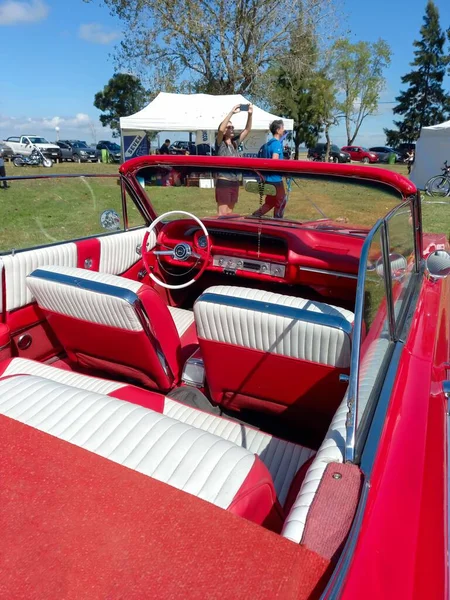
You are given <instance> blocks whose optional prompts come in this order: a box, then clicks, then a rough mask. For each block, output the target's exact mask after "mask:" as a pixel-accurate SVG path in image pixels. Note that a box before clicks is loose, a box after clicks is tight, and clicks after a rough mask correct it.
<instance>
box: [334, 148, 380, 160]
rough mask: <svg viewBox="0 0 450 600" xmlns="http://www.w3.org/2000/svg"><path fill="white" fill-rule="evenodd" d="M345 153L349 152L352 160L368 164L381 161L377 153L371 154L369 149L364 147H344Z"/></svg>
mask: <svg viewBox="0 0 450 600" xmlns="http://www.w3.org/2000/svg"><path fill="white" fill-rule="evenodd" d="M341 150H342V151H343V152H348V153H349V154H350V156H351V159H352V160H355V161H358V162H363V163H365V164H368V163H376V162H378V161H379V158H378V155H377V154H376V153H375V152H371V151H370V150H368V149H367V148H363V147H362V146H344V147H343V148H341Z"/></svg>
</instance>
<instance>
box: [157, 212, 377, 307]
mask: <svg viewBox="0 0 450 600" xmlns="http://www.w3.org/2000/svg"><path fill="white" fill-rule="evenodd" d="M204 224H205V225H206V227H207V229H208V231H209V233H210V235H211V241H212V255H211V258H210V262H209V265H208V268H207V270H208V271H209V272H210V273H211V274H212V273H216V274H217V275H219V274H222V275H224V276H233V277H238V278H239V277H241V278H247V279H249V280H253V281H255V280H259V281H265V282H267V283H269V282H272V283H279V284H288V285H303V286H309V287H312V288H314V289H315V290H316V291H317V292H318V293H319V294H320V295H323V296H326V297H337V298H343V299H349V298H353V297H354V293H355V290H356V278H357V274H358V266H359V256H360V253H361V248H362V245H363V243H364V240H365V236H366V232H365V231H364V230H355V232H354V233H349V229H348V227H346V228H345V229H342V230H339V229H337V228H336V227H335V226H331V225H330V224H329V222H326V221H322V222H320V223H317V224H315V226H312V225H311V224H305V225H304V227H301V226H300V227H299V226H298V225H296V227H295V228H293V227H291V226H290V225H289V222H287V224H284V223H283V224H273V223H270V224H268V223H266V222H262V223H261V222H260V221H257V220H253V219H252V220H251V219H244V218H239V217H238V218H233V219H217V218H211V219H205V220H204ZM202 237H203V236H202V233H201V231H200V230H199V228H198V227H197V226H196V225H195V224H194V223H193V222H192V221H190V220H177V221H173V222H170V223H167V224H166V225H165V226H164V228H163V230H162V232H161V233H160V241H161V242H162V243H163V244H164V245H167V246H170V247H174V246H175V245H176V244H177V243H181V242H188V243H189V244H191V245H192V246H193V248H194V250H196V251H198V252H200V253H201V252H202ZM203 243H204V242H203ZM161 259H162V260H163V261H164V263H165V264H166V265H170V266H172V267H180V268H188V267H189V266H191V267H192V264H191V265H189V264H187V263H186V264H185V263H183V262H182V261H177V260H174V259H173V258H172V257H167V256H164V257H161Z"/></svg>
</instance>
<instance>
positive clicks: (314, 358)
mask: <svg viewBox="0 0 450 600" xmlns="http://www.w3.org/2000/svg"><path fill="white" fill-rule="evenodd" d="M208 296H216V298H214V299H212V300H211V299H209V301H207V300H208ZM219 296H221V297H225V298H223V299H221V298H219ZM236 298H239V299H242V300H248V301H249V302H248V303H245V302H240V303H239V305H238V306H237V305H235V304H234V303H233V299H236ZM227 299H228V300H227ZM268 305H270V306H269V307H268ZM275 307H289V308H294V309H299V311H297V315H298V316H297V317H296V316H295V314H294V313H292V314H291V313H290V312H289V311H286V314H285V315H282V314H277V313H276V312H273V310H274V309H275ZM301 311H305V312H304V313H302V312H301ZM194 313H195V321H196V325H197V333H198V336H199V338H203V339H205V340H214V341H217V342H221V343H225V344H232V345H237V346H243V347H246V348H250V349H252V350H260V351H263V352H270V353H273V354H280V355H282V356H288V357H290V358H297V359H300V360H306V361H311V362H316V363H320V364H324V365H330V366H333V367H341V368H346V367H348V366H349V364H350V350H351V334H349V333H346V331H347V332H349V331H351V325H352V324H353V320H354V315H353V313H352V312H350V311H349V310H345V309H344V308H340V307H337V306H331V305H330V304H324V303H323V302H315V301H312V300H304V299H303V298H296V297H294V296H284V295H282V294H274V293H272V292H266V291H263V290H257V289H251V288H241V287H234V286H224V285H218V286H213V287H210V288H208V289H207V290H205V292H204V293H203V295H202V296H200V298H199V299H198V300H197V302H196V303H195V307H194ZM314 315H326V316H327V317H330V319H329V323H330V324H326V321H325V320H324V321H323V324H320V321H319V322H316V321H315V320H314V319H313V317H314ZM308 319H310V321H309V320H308ZM339 324H340V325H341V327H338V326H335V325H339Z"/></svg>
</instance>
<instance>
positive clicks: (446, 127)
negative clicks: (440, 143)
mask: <svg viewBox="0 0 450 600" xmlns="http://www.w3.org/2000/svg"><path fill="white" fill-rule="evenodd" d="M424 133H426V134H428V133H446V134H447V135H448V134H449V133H450V121H444V123H439V125H431V126H430V127H422V131H421V132H420V135H423V134H424Z"/></svg>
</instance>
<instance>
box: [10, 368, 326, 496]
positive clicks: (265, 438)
mask: <svg viewBox="0 0 450 600" xmlns="http://www.w3.org/2000/svg"><path fill="white" fill-rule="evenodd" d="M11 375H37V376H39V377H42V378H45V379H49V380H51V381H55V382H59V383H64V384H66V385H70V386H74V387H78V388H80V389H84V390H87V391H92V392H97V393H100V394H105V395H109V396H112V397H116V398H119V399H122V400H126V401H128V402H130V403H132V404H139V405H142V406H145V407H147V408H150V409H152V410H155V411H157V412H161V413H163V414H164V415H166V416H168V417H171V418H173V419H176V420H177V421H180V422H182V423H186V424H188V425H192V426H194V427H196V428H198V429H201V430H203V431H207V432H209V433H212V434H214V435H217V436H219V437H221V438H223V439H225V440H228V441H230V442H233V443H234V444H237V445H238V446H242V447H244V448H246V449H247V450H249V451H250V452H252V453H253V454H256V455H257V456H258V457H259V458H260V459H261V460H262V462H263V463H264V464H265V465H266V467H267V468H268V470H269V472H270V474H271V476H272V479H273V482H274V486H275V490H276V492H277V496H278V499H279V501H280V503H281V504H282V505H284V504H285V501H286V498H287V495H288V491H289V489H290V486H291V483H292V481H293V479H294V477H295V475H296V474H297V473H298V471H299V469H300V468H301V467H302V466H303V465H304V464H305V463H306V461H308V460H309V459H310V458H311V457H312V456H314V450H311V449H310V448H305V447H303V446H300V445H298V444H293V443H291V442H287V441H285V440H281V439H279V438H276V437H274V436H272V435H270V434H268V433H264V432H262V431H258V430H257V429H254V428H253V427H250V426H246V425H243V424H241V423H236V422H235V421H232V420H229V419H226V418H223V417H218V416H215V415H211V414H208V413H205V412H203V411H201V410H199V409H196V408H192V407H190V406H186V405H184V404H181V403H180V402H177V401H175V400H173V399H172V398H168V397H165V396H163V395H161V394H157V393H156V392H152V391H148V390H143V389H141V388H137V387H135V386H132V385H128V384H125V383H120V382H115V381H108V380H106V379H100V378H98V377H91V376H88V375H82V374H79V373H75V372H73V371H68V370H65V369H60V368H56V367H53V366H51V365H45V364H42V363H39V362H35V361H32V360H27V359H22V358H13V359H11V360H9V361H5V362H3V363H0V378H4V377H8V376H11Z"/></svg>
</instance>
